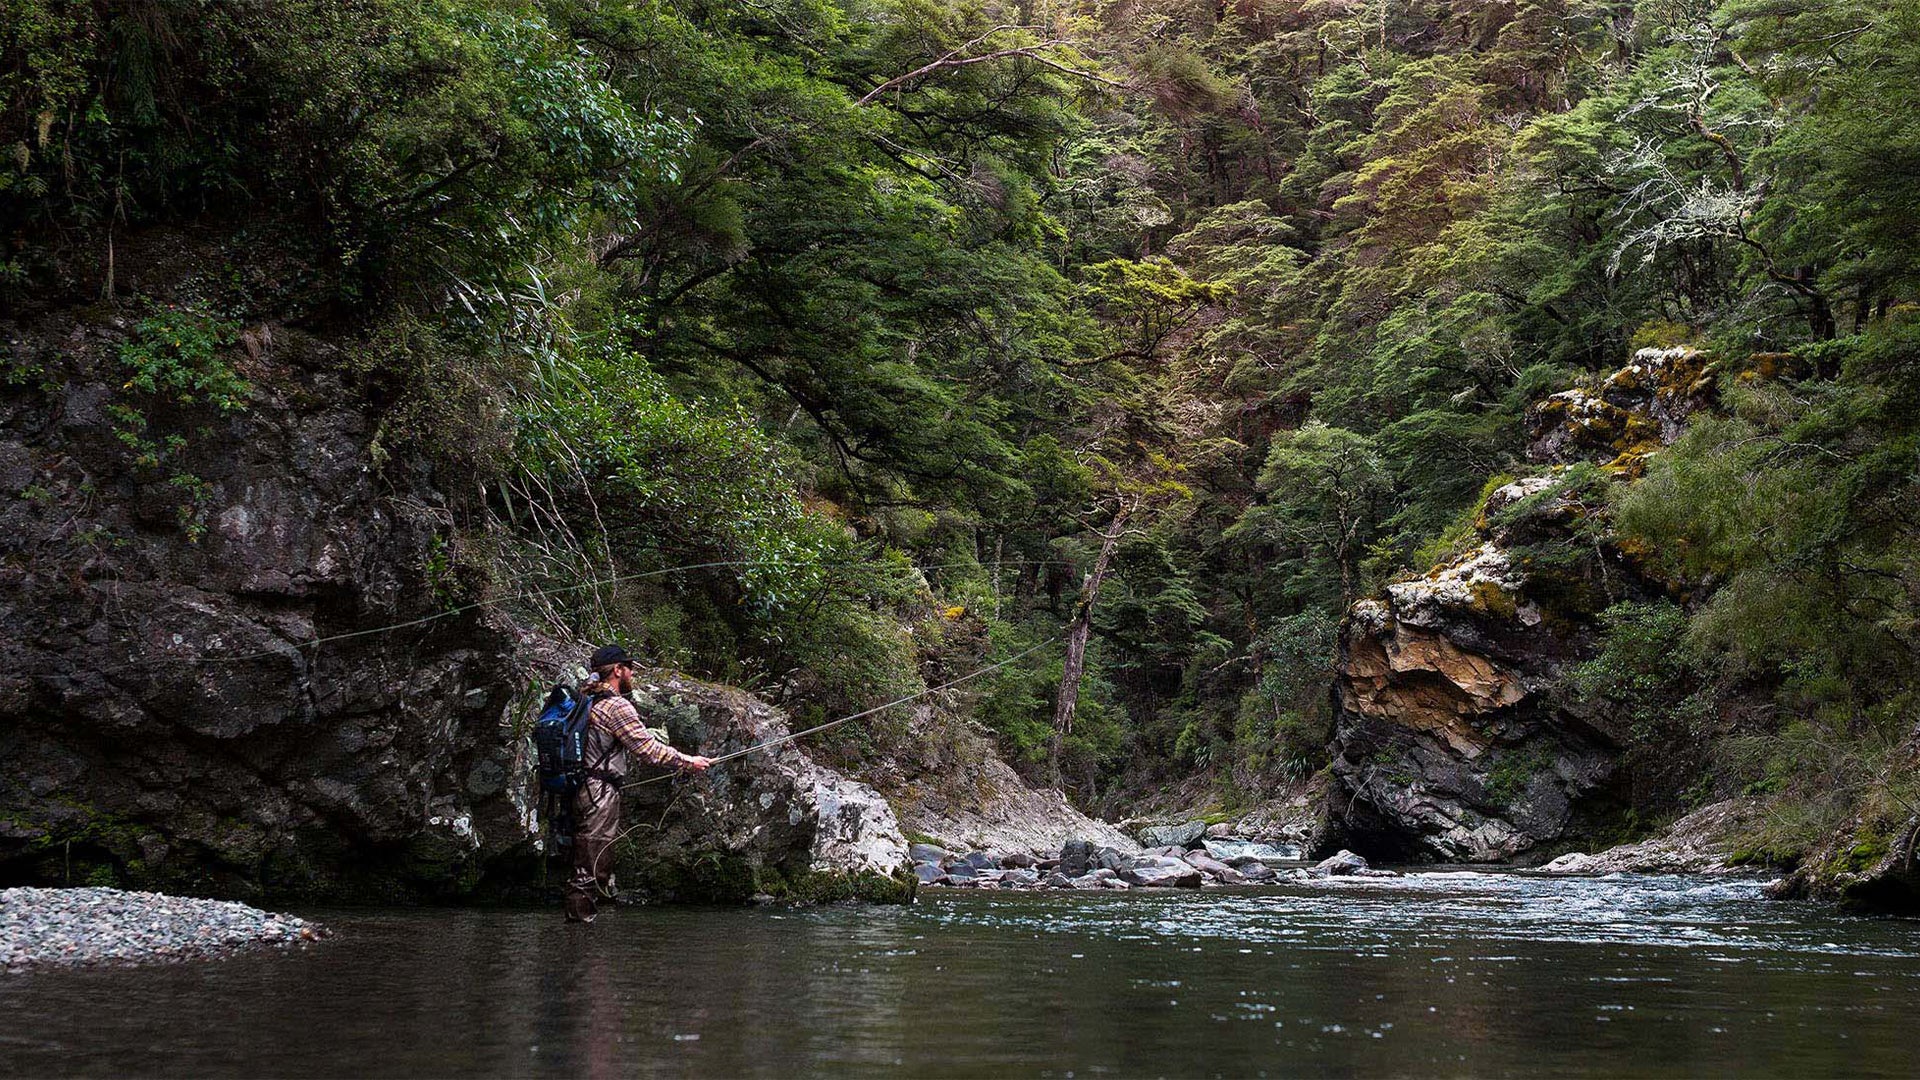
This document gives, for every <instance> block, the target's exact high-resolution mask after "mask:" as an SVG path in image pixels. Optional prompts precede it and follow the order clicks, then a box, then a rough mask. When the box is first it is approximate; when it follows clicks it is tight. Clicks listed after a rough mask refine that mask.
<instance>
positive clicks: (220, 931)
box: [0, 888, 326, 972]
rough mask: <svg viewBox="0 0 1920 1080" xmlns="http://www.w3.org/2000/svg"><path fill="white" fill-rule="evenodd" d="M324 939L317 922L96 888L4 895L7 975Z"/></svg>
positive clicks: (0, 955)
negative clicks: (9, 973)
mask: <svg viewBox="0 0 1920 1080" xmlns="http://www.w3.org/2000/svg"><path fill="white" fill-rule="evenodd" d="M324 936H326V930H325V928H324V927H321V926H320V925H319V924H317V923H312V922H308V921H306V920H305V919H297V918H295V917H293V916H291V915H278V914H275V913H273V912H268V911H261V910H260V909H258V908H254V907H249V906H247V905H246V904H236V903H231V902H228V901H224V900H196V899H192V898H190V897H184V896H167V895H164V894H162V893H152V892H127V891H123V890H120V889H96V888H82V889H27V888H21V889H7V890H4V891H0V972H14V971H22V970H31V969H35V968H47V967H92V966H116V965H129V964H142V963H154V962H164V961H170V960H188V959H196V958H206V957H213V956H221V955H225V954H228V953H232V952H236V951H239V950H242V949H248V948H255V947H260V946H276V945H277V946H289V945H298V944H302V943H304V942H309V941H315V940H318V939H319V938H322V937H324Z"/></svg>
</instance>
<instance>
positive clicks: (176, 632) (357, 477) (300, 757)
mask: <svg viewBox="0 0 1920 1080" xmlns="http://www.w3.org/2000/svg"><path fill="white" fill-rule="evenodd" d="M127 322H128V320H122V319H120V318H118V317H116V316H113V315H111V314H108V313H102V312H94V311H87V310H82V311H78V312H71V313H53V314H50V315H46V316H45V317H43V318H41V319H38V320H36V321H35V322H34V323H32V324H31V325H19V324H9V325H5V326H0V342H5V343H6V345H7V347H8V349H9V351H10V356H9V357H8V366H9V369H10V370H11V371H12V372H13V373H14V375H15V378H14V380H13V382H12V385H10V386H9V387H8V388H7V391H6V394H5V396H4V398H3V399H0V460H3V461H5V462H7V463H8V467H7V469H6V470H5V473H6V475H5V476H4V478H3V479H4V486H5V488H6V489H7V490H6V495H7V498H6V501H5V503H4V508H3V509H0V579H3V580H4V584H3V585H0V625H4V626H5V627H6V635H5V638H6V641H5V645H4V647H3V648H0V866H4V867H5V873H6V875H7V876H8V877H9V878H16V879H38V880H52V881H62V880H66V879H67V878H68V877H69V876H72V877H74V878H75V879H76V880H81V879H85V878H86V877H89V876H90V877H93V878H94V879H95V880H96V881H97V882H99V883H111V882H112V881H115V880H124V881H126V882H128V883H152V884H157V885H165V886H169V887H173V888H179V889H190V890H194V891H201V892H211V893H223V894H242V895H252V894H259V893H262V892H266V893H274V892H291V893H301V894H307V895H324V896H342V897H350V896H363V895H368V896H378V895H419V894H423V893H425V894H433V893H439V892H442V891H458V890H460V889H463V888H465V887H468V886H470V885H471V884H472V882H473V880H474V877H475V875H476V874H477V873H478V869H479V865H480V864H479V863H478V862H477V861H476V859H475V857H474V856H476V855H487V854H492V853H495V852H498V851H500V850H502V849H504V848H509V847H511V846H513V845H515V844H518V843H522V842H524V838H525V836H526V828H525V818H526V814H525V806H524V801H523V800H521V799H520V798H519V794H520V793H519V791H518V790H517V788H516V786H515V784H513V783H512V782H511V780H512V778H514V777H517V776H519V775H520V774H521V773H523V772H524V769H523V768H522V761H521V759H520V758H519V757H518V754H519V749H518V746H517V743H516V742H515V740H513V739H511V738H509V737H508V736H509V735H510V734H511V732H510V731H509V729H508V728H507V727H506V720H507V717H508V712H509V710H508V704H509V701H510V699H511V698H512V697H513V696H514V691H515V689H516V688H517V685H518V680H519V677H520V672H519V670H518V667H517V665H516V662H515V658H516V653H517V649H518V642H517V639H516V635H515V634H514V633H513V632H512V631H511V630H510V629H509V628H507V627H505V626H504V625H502V624H499V623H498V622H495V621H492V620H487V619H480V618H471V617H461V618H448V619H438V620H435V621H432V622H428V623H424V624H422V625H419V626H416V627H411V628H408V629H405V630H400V631H395V632H392V633H384V634H373V635H367V636H364V637H359V638H350V639H346V640H342V641H337V642H334V643H331V644H328V645H326V646H324V647H322V648H320V649H319V650H318V651H314V650H311V649H308V650H302V649H301V648H300V646H301V645H302V644H303V643H305V642H308V641H311V640H313V639H314V638H317V637H325V636H329V635H336V634H341V633H347V632H351V631H353V630H356V629H360V628H365V627H370V626H378V625H385V624H390V623H395V622H403V621H407V620H411V619H420V618H424V617H426V616H430V615H433V614H435V613H436V611H437V610H438V609H439V607H440V604H439V602H438V601H436V598H435V596H434V594H433V590H432V589H430V588H428V587H425V582H424V578H425V574H424V573H423V568H424V567H425V566H427V565H428V563H429V562H430V560H431V559H432V558H433V556H434V553H435V552H436V551H437V550H438V545H440V544H443V543H444V540H445V535H446V531H447V530H446V526H447V521H448V518H447V514H448V509H447V503H446V500H445V499H444V498H443V497H442V495H441V494H440V493H439V492H437V491H436V490H434V489H433V488H432V486H431V485H430V484H428V483H427V481H426V479H425V477H424V475H423V473H422V471H420V470H415V469H409V468H407V467H405V466H403V465H398V464H390V466H389V467H388V468H385V469H377V468H375V467H374V465H373V459H374V457H375V451H374V441H375V433H376V430H377V420H376V418H375V417H373V416H370V415H369V414H368V413H367V412H366V411H365V410H364V407H363V406H361V405H359V404H358V403H360V402H362V401H363V400H364V395H363V392H362V388H360V387H357V386H354V385H352V383H351V381H350V379H349V378H348V377H347V376H346V375H345V374H343V372H344V371H345V370H346V368H347V365H346V364H345V363H344V362H343V360H344V358H343V357H342V356H340V355H339V354H338V352H337V351H336V350H335V349H333V348H332V347H330V346H328V345H327V344H325V343H323V342H321V341H318V340H315V339H312V338H309V337H306V336H304V335H302V334H299V333H297V332H295V331H293V330H291V329H288V328H286V327H274V328H266V327H262V328H259V330H258V335H259V336H260V337H261V338H270V339H271V340H272V341H273V342H274V344H273V345H272V346H271V347H262V348H260V349H259V351H258V353H257V355H255V356H252V357H249V358H241V359H240V361H239V362H240V363H244V364H245V365H246V367H247V370H246V374H247V376H248V377H249V381H250V382H251V383H252V386H253V390H252V392H251V394H250V396H249V399H248V400H247V401H246V403H245V404H246V407H245V409H244V410H242V411H238V412H234V413H227V414H222V413H218V412H215V411H212V410H209V409H205V408H200V409H193V408H183V407H177V406H173V405H162V406H159V407H154V408H150V409H148V410H147V415H146V416H145V417H143V418H142V419H141V421H140V423H141V424H144V425H145V426H144V428H138V429H136V430H138V431H139V433H140V434H142V435H151V436H152V437H155V438H158V437H161V435H162V433H167V434H172V435H176V436H177V437H178V438H179V439H181V440H182V445H181V446H179V447H178V448H177V449H176V450H175V451H174V452H173V453H171V454H170V455H169V457H168V459H167V462H166V465H165V467H155V466H152V465H143V464H142V463H141V462H140V461H139V457H140V453H139V452H138V450H137V448H134V447H131V446H130V445H129V442H128V441H127V440H126V439H125V438H123V437H122V433H124V432H126V431H128V430H129V429H130V428H131V427H132V426H133V423H134V422H133V421H130V420H128V419H127V417H126V414H125V413H124V412H123V411H122V410H124V409H126V408H129V407H130V406H129V403H128V395H127V394H126V393H125V392H124V389H125V388H124V387H123V386H122V385H121V384H122V382H123V381H124V380H125V378H126V373H125V372H124V371H123V370H122V369H120V368H119V367H118V366H117V363H118V362H117V360H116V357H117V355H118V353H117V350H118V349H119V347H120V346H121V345H122V344H123V343H124V342H126V341H128V340H130V339H131V337H132V331H131V330H130V328H129V327H128V326H127ZM235 352H236V354H238V353H239V350H238V349H236V350H235ZM180 476H191V477H192V478H193V479H192V482H191V485H192V486H191V488H189V487H188V486H186V485H183V484H180V483H177V482H176V481H175V477H180ZM183 526H188V527H183ZM201 529H204V532H199V530H201ZM195 532H199V535H197V536H195V535H194V533H195Z"/></svg>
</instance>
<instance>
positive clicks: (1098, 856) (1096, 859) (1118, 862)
mask: <svg viewBox="0 0 1920 1080" xmlns="http://www.w3.org/2000/svg"><path fill="white" fill-rule="evenodd" d="M1134 858H1135V856H1132V855H1128V854H1127V853H1125V852H1123V851H1121V850H1120V849H1119V848H1110V847H1103V848H1101V849H1100V850H1099V851H1097V852H1095V853H1094V856H1093V864H1094V865H1095V866H1097V867H1099V868H1101V869H1102V870H1113V871H1118V870H1120V869H1122V868H1123V867H1126V866H1129V865H1131V864H1132V863H1133V860H1134Z"/></svg>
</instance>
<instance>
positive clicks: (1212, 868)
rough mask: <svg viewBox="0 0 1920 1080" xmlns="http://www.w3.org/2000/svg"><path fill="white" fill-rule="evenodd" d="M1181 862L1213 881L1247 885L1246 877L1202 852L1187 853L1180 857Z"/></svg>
mask: <svg viewBox="0 0 1920 1080" xmlns="http://www.w3.org/2000/svg"><path fill="white" fill-rule="evenodd" d="M1182 861H1183V862H1185V863H1186V864H1187V865H1188V866H1191V867H1193V868H1194V869H1195V870H1198V871H1200V872H1201V873H1203V874H1205V875H1207V876H1208V877H1210V878H1213V879H1214V880H1215V881H1220V882H1224V883H1225V884H1228V885H1244V884H1246V883H1247V879H1246V876H1245V875H1243V874H1242V873H1240V871H1238V870H1235V869H1234V868H1233V867H1231V866H1228V865H1227V864H1226V863H1223V862H1221V861H1220V860H1218V859H1215V858H1213V857H1212V856H1209V855H1208V854H1207V853H1206V852H1204V851H1189V852H1187V853H1186V855H1184V856H1182Z"/></svg>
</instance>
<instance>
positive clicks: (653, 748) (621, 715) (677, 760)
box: [591, 695, 691, 772]
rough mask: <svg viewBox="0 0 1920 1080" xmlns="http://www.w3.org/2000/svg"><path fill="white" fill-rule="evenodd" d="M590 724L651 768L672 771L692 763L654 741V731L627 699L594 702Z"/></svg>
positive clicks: (614, 698) (617, 698) (676, 751)
mask: <svg viewBox="0 0 1920 1080" xmlns="http://www.w3.org/2000/svg"><path fill="white" fill-rule="evenodd" d="M591 722H592V724H593V726H594V727H595V728H597V729H599V730H600V731H601V732H603V733H604V734H606V735H608V736H611V738H612V741H613V742H614V744H615V745H617V746H618V747H620V748H621V749H623V750H625V751H626V752H627V753H629V754H632V755H633V756H634V757H636V758H639V759H640V760H641V761H644V762H646V763H647V764H649V765H659V766H662V767H665V768H672V767H676V766H679V765H682V764H684V763H685V762H687V761H689V760H691V759H690V758H689V757H688V756H687V755H686V754H683V753H681V752H680V751H678V750H675V749H674V748H673V747H671V746H668V745H667V744H666V743H664V742H661V741H660V740H659V739H656V738H654V736H653V732H651V731H648V730H647V725H646V724H644V723H641V721H640V710H638V709H636V708H634V707H633V702H631V701H628V700H627V699H626V698H623V697H619V696H617V695H609V696H607V697H603V698H601V699H600V700H599V701H596V702H594V703H593V712H592V714H591ZM617 771H621V772H624V771H625V770H624V769H622V770H617Z"/></svg>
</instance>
